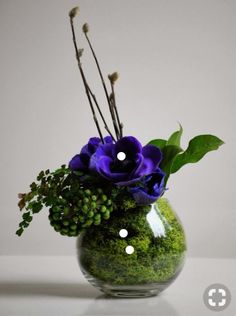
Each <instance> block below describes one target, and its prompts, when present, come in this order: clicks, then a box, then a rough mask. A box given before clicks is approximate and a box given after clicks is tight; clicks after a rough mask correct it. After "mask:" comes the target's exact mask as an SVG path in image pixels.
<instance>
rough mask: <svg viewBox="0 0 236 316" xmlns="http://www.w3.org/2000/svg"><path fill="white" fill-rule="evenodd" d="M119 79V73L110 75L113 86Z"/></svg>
mask: <svg viewBox="0 0 236 316" xmlns="http://www.w3.org/2000/svg"><path fill="white" fill-rule="evenodd" d="M118 78H119V74H118V72H113V73H112V74H111V75H108V79H109V80H110V82H111V84H114V83H115V82H116V81H117V80H118Z"/></svg>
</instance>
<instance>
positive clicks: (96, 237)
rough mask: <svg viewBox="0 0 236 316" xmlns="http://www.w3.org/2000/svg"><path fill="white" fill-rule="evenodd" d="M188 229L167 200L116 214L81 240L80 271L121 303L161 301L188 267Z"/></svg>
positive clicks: (78, 241) (84, 234)
mask: <svg viewBox="0 0 236 316" xmlns="http://www.w3.org/2000/svg"><path fill="white" fill-rule="evenodd" d="M185 253H186V239H185V234H184V229H183V226H182V224H181V222H180V220H179V218H178V217H177V215H176V214H175V212H174V211H173V209H172V207H171V206H170V204H169V202H168V200H167V199H165V198H159V199H158V201H157V202H156V203H155V204H152V205H148V206H140V207H137V208H135V209H132V210H126V211H123V210H117V211H115V212H114V213H112V216H111V218H110V219H109V220H107V221H105V222H104V224H101V225H99V226H91V227H90V228H89V229H88V230H86V231H84V232H82V233H81V234H80V236H79V237H78V240H77V254H78V262H79V265H80V268H81V270H82V272H83V274H84V275H85V277H86V279H87V280H88V281H89V282H90V283H91V284H92V285H94V286H95V287H96V288H98V289H100V290H101V291H102V292H104V293H105V294H108V295H111V296H119V297H147V296H153V295H157V294H158V293H160V292H161V291H163V290H164V289H165V288H167V287H168V286H169V285H170V284H171V283H172V282H173V281H174V280H175V279H176V277H177V276H178V274H179V273H180V271H181V270H182V267H183V264H184V258H185Z"/></svg>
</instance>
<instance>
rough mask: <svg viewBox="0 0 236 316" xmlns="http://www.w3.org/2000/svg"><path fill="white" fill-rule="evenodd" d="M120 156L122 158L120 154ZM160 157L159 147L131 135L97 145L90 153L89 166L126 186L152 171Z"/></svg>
mask: <svg viewBox="0 0 236 316" xmlns="http://www.w3.org/2000/svg"><path fill="white" fill-rule="evenodd" d="M119 155H121V156H122V159H121V158H120V156H119ZM161 159H162V153H161V151H160V149H159V148H157V147H155V146H152V145H146V146H144V147H142V145H141V144H140V142H139V141H138V140H137V139H136V138H135V137H132V136H126V137H123V138H121V139H119V140H118V141H117V142H116V143H115V144H114V143H112V142H109V143H105V144H104V145H99V147H98V148H97V150H96V152H95V153H94V154H93V155H92V157H91V160H90V166H89V168H90V169H91V170H93V171H95V172H97V173H98V174H99V175H100V176H102V177H103V178H105V179H107V180H109V181H111V182H113V183H115V184H117V185H120V186H123V185H124V186H128V185H130V184H132V183H135V182H137V181H138V180H139V179H140V178H142V177H144V176H146V175H149V174H150V173H153V172H154V171H155V170H156V169H157V167H158V165H159V163H160V161H161Z"/></svg>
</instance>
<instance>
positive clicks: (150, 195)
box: [129, 168, 165, 205]
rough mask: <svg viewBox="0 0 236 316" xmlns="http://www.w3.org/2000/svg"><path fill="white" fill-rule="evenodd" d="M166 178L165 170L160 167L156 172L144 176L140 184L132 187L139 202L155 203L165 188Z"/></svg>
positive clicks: (132, 191) (131, 190)
mask: <svg viewBox="0 0 236 316" xmlns="http://www.w3.org/2000/svg"><path fill="white" fill-rule="evenodd" d="M164 179H165V174H164V172H163V171H162V170H161V169H160V168H158V169H157V170H156V171H155V172H154V173H152V174H150V175H148V176H146V177H144V178H143V179H142V181H141V183H140V185H139V186H137V187H132V188H130V189H129V190H130V192H131V194H132V195H133V198H134V199H135V201H136V202H137V204H142V205H147V204H152V203H154V202H155V201H156V200H157V199H158V198H159V197H160V196H161V195H162V194H163V192H164V190H165V184H164Z"/></svg>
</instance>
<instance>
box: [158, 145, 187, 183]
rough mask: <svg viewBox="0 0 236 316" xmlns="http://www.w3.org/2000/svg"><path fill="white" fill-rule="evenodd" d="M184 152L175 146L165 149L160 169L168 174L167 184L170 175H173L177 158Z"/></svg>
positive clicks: (168, 146)
mask: <svg viewBox="0 0 236 316" xmlns="http://www.w3.org/2000/svg"><path fill="white" fill-rule="evenodd" d="M182 151H183V150H182V149H181V148H180V147H179V146H175V145H167V146H165V147H164V148H163V150H162V154H163V158H162V161H161V164H160V168H161V169H162V170H163V171H164V173H165V174H166V177H165V183H166V182H167V180H168V178H169V175H170V173H171V168H172V164H173V161H174V159H175V157H176V156H177V155H178V154H179V153H180V152H182Z"/></svg>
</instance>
